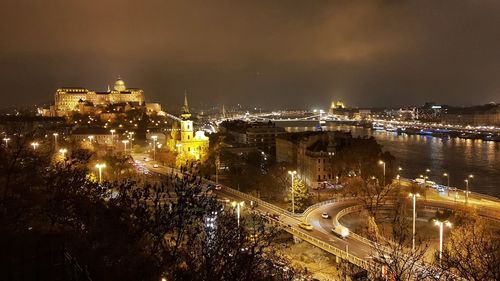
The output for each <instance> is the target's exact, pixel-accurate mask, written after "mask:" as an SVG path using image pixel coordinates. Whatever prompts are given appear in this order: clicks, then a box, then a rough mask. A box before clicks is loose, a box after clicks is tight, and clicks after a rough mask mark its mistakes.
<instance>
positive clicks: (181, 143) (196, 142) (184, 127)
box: [167, 96, 209, 165]
mask: <svg viewBox="0 0 500 281" xmlns="http://www.w3.org/2000/svg"><path fill="white" fill-rule="evenodd" d="M208 144H209V141H208V137H206V136H205V132H203V131H196V132H195V131H194V128H193V121H192V120H191V112H190V111H189V105H188V100H187V96H184V105H183V106H182V113H181V119H180V134H179V133H178V132H177V131H176V130H172V136H171V139H170V140H169V141H168V143H167V145H168V146H169V147H170V149H171V150H172V151H176V152H177V165H185V164H186V163H187V162H189V161H204V160H205V158H206V156H207V152H208Z"/></svg>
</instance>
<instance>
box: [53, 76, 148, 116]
mask: <svg viewBox="0 0 500 281" xmlns="http://www.w3.org/2000/svg"><path fill="white" fill-rule="evenodd" d="M118 103H133V104H136V105H142V104H144V91H143V90H141V89H137V88H127V87H126V86H125V82H124V81H123V80H122V79H121V78H118V80H116V82H115V85H114V87H113V89H112V90H111V89H109V87H108V90H107V91H105V92H97V91H92V90H88V89H86V88H79V87H63V88H60V89H57V91H56V93H55V96H54V106H53V107H51V110H50V112H49V113H48V115H51V116H68V115H71V114H72V113H74V112H80V113H82V114H87V113H88V111H89V110H92V108H94V109H95V108H98V107H105V106H109V105H112V104H118ZM82 111H83V112H82Z"/></svg>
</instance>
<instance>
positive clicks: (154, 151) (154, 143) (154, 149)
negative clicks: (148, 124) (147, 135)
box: [151, 136, 158, 161]
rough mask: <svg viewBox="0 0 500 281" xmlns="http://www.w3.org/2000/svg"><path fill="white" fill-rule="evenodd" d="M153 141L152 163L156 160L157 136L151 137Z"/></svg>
mask: <svg viewBox="0 0 500 281" xmlns="http://www.w3.org/2000/svg"><path fill="white" fill-rule="evenodd" d="M151 138H152V139H153V161H155V160H156V139H157V138H158V136H152V137H151Z"/></svg>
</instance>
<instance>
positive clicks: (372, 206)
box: [340, 177, 394, 218]
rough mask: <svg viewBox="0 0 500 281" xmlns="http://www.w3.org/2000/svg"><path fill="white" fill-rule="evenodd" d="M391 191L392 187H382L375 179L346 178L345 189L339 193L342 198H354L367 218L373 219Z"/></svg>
mask: <svg viewBox="0 0 500 281" xmlns="http://www.w3.org/2000/svg"><path fill="white" fill-rule="evenodd" d="M393 190H394V187H393V186H392V185H386V186H382V185H381V184H380V183H379V181H378V179H376V178H372V179H368V180H364V179H363V178H362V177H348V178H346V179H345V187H344V188H343V189H342V190H341V191H340V192H341V194H343V196H352V197H356V198H357V199H358V200H359V201H361V204H362V205H363V206H364V208H365V209H366V210H367V211H368V214H369V216H370V217H372V218H375V217H376V215H377V213H378V211H379V209H380V207H381V206H382V205H384V204H385V203H386V202H387V200H388V199H389V196H390V195H391V193H392V191H393Z"/></svg>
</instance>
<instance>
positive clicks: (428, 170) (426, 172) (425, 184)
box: [424, 168, 431, 187]
mask: <svg viewBox="0 0 500 281" xmlns="http://www.w3.org/2000/svg"><path fill="white" fill-rule="evenodd" d="M430 172H431V170H430V169H429V168H427V169H425V174H426V176H425V177H424V187H427V180H428V179H429V176H428V174H429V173H430Z"/></svg>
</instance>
